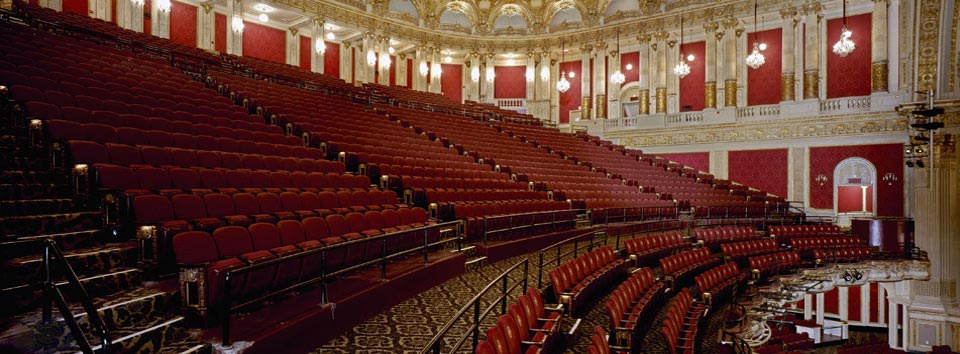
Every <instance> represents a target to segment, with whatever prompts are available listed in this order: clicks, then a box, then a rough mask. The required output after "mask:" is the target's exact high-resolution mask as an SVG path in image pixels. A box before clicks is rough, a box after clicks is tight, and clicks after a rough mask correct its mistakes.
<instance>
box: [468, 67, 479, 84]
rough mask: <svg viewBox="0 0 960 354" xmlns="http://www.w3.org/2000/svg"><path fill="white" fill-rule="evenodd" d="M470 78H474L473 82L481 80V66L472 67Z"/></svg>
mask: <svg viewBox="0 0 960 354" xmlns="http://www.w3.org/2000/svg"><path fill="white" fill-rule="evenodd" d="M470 80H473V82H480V68H479V67H477V66H474V67H472V68H470Z"/></svg>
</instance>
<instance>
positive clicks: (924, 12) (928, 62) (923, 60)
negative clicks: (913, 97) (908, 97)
mask: <svg viewBox="0 0 960 354" xmlns="http://www.w3.org/2000/svg"><path fill="white" fill-rule="evenodd" d="M919 4H920V5H919V9H918V11H919V12H920V15H919V16H918V17H917V18H918V19H919V20H920V26H919V28H918V32H919V33H918V36H919V38H918V41H917V47H916V48H921V50H919V51H918V53H917V90H918V91H928V90H936V89H937V66H938V64H939V60H938V59H939V53H940V51H939V50H938V49H937V48H940V43H939V36H940V11H941V9H942V6H941V5H942V4H941V0H923V1H920V2H919Z"/></svg>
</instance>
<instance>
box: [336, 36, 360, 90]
mask: <svg viewBox="0 0 960 354" xmlns="http://www.w3.org/2000/svg"><path fill="white" fill-rule="evenodd" d="M354 48H356V44H353V43H350V42H342V43H340V78H341V79H343V81H346V82H348V83H353V82H354V81H356V78H355V77H354V76H355V75H354V70H353V67H352V65H353V50H354Z"/></svg>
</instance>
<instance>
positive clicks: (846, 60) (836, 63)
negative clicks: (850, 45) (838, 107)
mask: <svg viewBox="0 0 960 354" xmlns="http://www.w3.org/2000/svg"><path fill="white" fill-rule="evenodd" d="M870 16H871V14H869V13H867V14H862V15H856V16H850V17H847V28H849V29H850V31H851V32H853V36H852V37H851V39H852V40H853V41H854V43H856V49H854V50H853V52H851V53H850V54H848V55H847V56H846V57H840V56H839V55H836V54H834V53H833V44H834V43H837V40H839V39H840V31H841V29H842V28H843V19H839V18H837V19H832V20H829V21H827V40H826V42H827V43H826V46H827V49H826V50H827V51H826V53H827V54H826V55H827V98H839V97H850V96H866V95H869V94H870V37H871V35H870V31H871V29H870V21H871V19H870Z"/></svg>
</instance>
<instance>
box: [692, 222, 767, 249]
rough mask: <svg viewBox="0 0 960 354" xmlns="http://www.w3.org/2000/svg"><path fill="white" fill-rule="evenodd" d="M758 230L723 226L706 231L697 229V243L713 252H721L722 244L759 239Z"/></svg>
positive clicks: (695, 232) (751, 227)
mask: <svg viewBox="0 0 960 354" xmlns="http://www.w3.org/2000/svg"><path fill="white" fill-rule="evenodd" d="M756 230H757V229H756V228H754V227H753V226H721V227H711V228H705V229H696V230H694V234H695V235H696V236H697V241H700V242H702V243H703V245H704V246H706V247H709V248H710V249H711V250H714V251H718V250H720V244H721V243H724V242H737V241H749V240H755V239H757V238H759V237H758V236H757V231H756Z"/></svg>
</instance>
